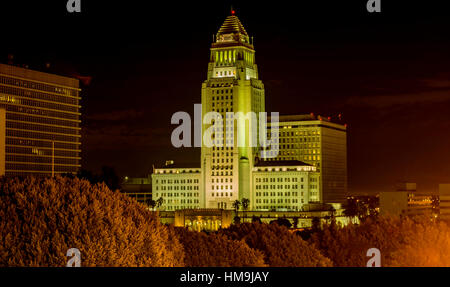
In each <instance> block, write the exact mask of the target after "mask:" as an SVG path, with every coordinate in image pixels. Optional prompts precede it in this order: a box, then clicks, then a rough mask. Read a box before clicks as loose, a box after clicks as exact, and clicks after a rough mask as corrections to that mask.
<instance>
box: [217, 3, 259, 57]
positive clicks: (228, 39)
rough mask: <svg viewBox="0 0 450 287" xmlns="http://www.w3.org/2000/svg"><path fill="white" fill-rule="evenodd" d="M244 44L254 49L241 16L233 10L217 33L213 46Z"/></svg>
mask: <svg viewBox="0 0 450 287" xmlns="http://www.w3.org/2000/svg"><path fill="white" fill-rule="evenodd" d="M236 44H238V45H243V46H247V47H249V48H251V49H253V45H252V44H250V39H249V36H248V34H247V31H245V28H244V25H242V23H241V21H240V20H239V18H238V17H237V16H236V15H235V12H234V10H231V15H229V16H228V17H227V18H226V19H225V21H224V22H223V24H222V26H221V27H220V29H219V31H218V32H217V35H216V41H215V43H213V47H222V46H225V47H226V46H231V45H236Z"/></svg>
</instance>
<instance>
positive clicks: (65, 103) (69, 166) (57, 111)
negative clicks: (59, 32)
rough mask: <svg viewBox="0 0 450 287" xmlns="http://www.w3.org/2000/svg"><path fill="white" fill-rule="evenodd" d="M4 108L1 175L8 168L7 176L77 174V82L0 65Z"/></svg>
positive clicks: (0, 95) (0, 101)
mask: <svg viewBox="0 0 450 287" xmlns="http://www.w3.org/2000/svg"><path fill="white" fill-rule="evenodd" d="M2 109H3V110H4V112H1V111H0V117H2V119H1V120H2V121H1V125H2V127H0V135H2V134H3V136H0V140H1V141H2V142H1V143H0V148H1V149H2V151H1V152H0V156H1V157H2V161H1V164H0V165H1V166H2V167H0V172H1V171H2V169H3V170H4V174H6V175H7V176H27V175H38V176H39V175H42V176H49V175H52V173H54V174H61V173H76V172H78V170H79V169H80V167H81V162H80V161H81V156H80V153H81V148H80V145H81V133H80V130H81V128H80V115H81V114H80V89H79V81H78V80H77V79H73V78H68V77H63V76H58V75H53V74H48V73H43V72H38V71H33V70H29V69H26V68H21V67H16V66H11V65H4V64H0V110H2ZM2 131H4V132H2ZM3 151H4V155H3V154H2V152H3Z"/></svg>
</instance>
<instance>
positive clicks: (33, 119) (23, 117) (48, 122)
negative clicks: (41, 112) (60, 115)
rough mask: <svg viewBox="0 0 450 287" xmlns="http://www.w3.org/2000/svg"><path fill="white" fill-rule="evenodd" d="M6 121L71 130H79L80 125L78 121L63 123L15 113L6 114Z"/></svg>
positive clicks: (58, 120)
mask: <svg viewBox="0 0 450 287" xmlns="http://www.w3.org/2000/svg"><path fill="white" fill-rule="evenodd" d="M6 119H7V120H15V121H21V122H32V123H38V124H44V125H55V126H65V127H73V128H79V126H80V123H79V122H78V121H65V120H60V119H53V118H47V117H39V116H31V115H26V114H16V113H7V114H6Z"/></svg>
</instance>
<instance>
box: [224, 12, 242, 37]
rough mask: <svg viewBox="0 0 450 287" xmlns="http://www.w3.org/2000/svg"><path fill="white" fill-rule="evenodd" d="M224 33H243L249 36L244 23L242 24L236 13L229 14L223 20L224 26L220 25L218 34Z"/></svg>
mask: <svg viewBox="0 0 450 287" xmlns="http://www.w3.org/2000/svg"><path fill="white" fill-rule="evenodd" d="M223 34H242V35H245V36H248V34H247V31H245V28H244V25H242V23H241V21H239V18H238V17H237V16H235V15H234V13H233V14H232V15H230V16H228V17H227V18H226V19H225V22H223V24H222V27H220V29H219V32H218V33H217V35H223Z"/></svg>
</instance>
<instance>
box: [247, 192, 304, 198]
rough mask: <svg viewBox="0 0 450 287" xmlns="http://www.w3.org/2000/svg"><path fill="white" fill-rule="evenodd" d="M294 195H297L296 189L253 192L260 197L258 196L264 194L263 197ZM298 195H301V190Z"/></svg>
mask: <svg viewBox="0 0 450 287" xmlns="http://www.w3.org/2000/svg"><path fill="white" fill-rule="evenodd" d="M291 195H292V196H295V197H297V196H298V195H299V192H297V191H292V192H291V191H285V192H280V191H278V192H275V191H264V192H261V191H260V192H258V191H257V192H255V196H257V197H260V196H264V197H267V196H291ZM300 196H303V191H302V192H300Z"/></svg>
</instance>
